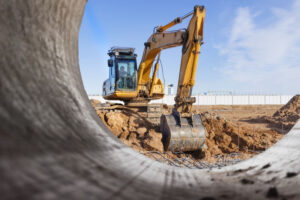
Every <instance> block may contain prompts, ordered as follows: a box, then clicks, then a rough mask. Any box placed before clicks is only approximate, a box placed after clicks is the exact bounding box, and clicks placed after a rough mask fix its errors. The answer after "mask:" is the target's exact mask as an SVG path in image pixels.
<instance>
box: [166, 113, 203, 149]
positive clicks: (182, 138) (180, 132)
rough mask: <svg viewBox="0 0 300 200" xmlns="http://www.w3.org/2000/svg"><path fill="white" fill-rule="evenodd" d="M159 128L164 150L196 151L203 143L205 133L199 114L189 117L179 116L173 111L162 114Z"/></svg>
mask: <svg viewBox="0 0 300 200" xmlns="http://www.w3.org/2000/svg"><path fill="white" fill-rule="evenodd" d="M160 129H161V131H162V134H163V139H162V140H163V144H164V150H165V151H172V152H185V151H196V150H200V149H201V148H202V147H203V146H204V144H205V139H206V135H207V133H206V129H205V127H204V125H203V122H202V119H201V116H200V115H192V116H191V117H180V115H178V114H174V113H173V114H171V115H162V116H161V121H160Z"/></svg>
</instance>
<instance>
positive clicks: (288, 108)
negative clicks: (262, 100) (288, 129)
mask: <svg viewBox="0 0 300 200" xmlns="http://www.w3.org/2000/svg"><path fill="white" fill-rule="evenodd" d="M273 117H275V118H280V119H281V121H283V122H296V121H297V120H298V119H299V118H300V95H296V96H294V97H293V98H292V99H291V100H290V101H289V102H288V103H287V104H285V105H284V106H282V107H281V108H280V109H279V110H278V111H277V112H275V113H274V115H273Z"/></svg>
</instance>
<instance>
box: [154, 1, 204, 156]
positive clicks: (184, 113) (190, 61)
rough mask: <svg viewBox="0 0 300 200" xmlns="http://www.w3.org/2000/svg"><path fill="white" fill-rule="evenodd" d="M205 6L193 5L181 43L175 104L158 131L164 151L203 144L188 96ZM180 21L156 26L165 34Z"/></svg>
mask: <svg viewBox="0 0 300 200" xmlns="http://www.w3.org/2000/svg"><path fill="white" fill-rule="evenodd" d="M204 17H205V8H204V6H195V7H194V12H193V16H192V18H191V20H190V23H189V25H188V28H187V31H186V35H185V37H184V40H183V44H182V57H181V66H180V73H179V79H178V85H177V94H176V97H175V105H174V109H173V112H172V114H171V115H162V116H161V122H160V129H161V132H162V134H163V139H162V140H163V143H164V148H165V150H171V151H173V152H178V151H179V152H180V151H195V150H199V149H201V148H202V147H203V145H204V144H205V139H206V135H207V133H206V129H205V127H204V125H203V123H202V119H201V116H200V115H193V114H192V112H191V109H192V104H193V103H194V102H195V98H193V97H191V95H192V88H193V86H194V84H195V76H196V70H197V64H198V57H199V53H200V46H201V44H202V40H203V24H204ZM179 21H181V20H180V19H177V20H174V21H173V22H170V23H169V24H167V25H166V26H162V27H159V28H158V30H160V31H164V30H165V29H167V28H169V27H171V26H172V25H174V24H176V23H179Z"/></svg>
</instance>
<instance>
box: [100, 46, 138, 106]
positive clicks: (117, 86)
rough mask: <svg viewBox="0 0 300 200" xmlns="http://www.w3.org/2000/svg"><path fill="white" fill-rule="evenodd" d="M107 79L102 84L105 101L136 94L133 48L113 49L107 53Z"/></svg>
mask: <svg viewBox="0 0 300 200" xmlns="http://www.w3.org/2000/svg"><path fill="white" fill-rule="evenodd" d="M108 55H109V56H110V58H109V59H108V62H107V64H108V67H109V78H108V79H107V80H106V81H104V83H103V96H104V98H105V99H108V100H114V99H118V98H119V96H120V95H121V96H122V95H126V94H133V95H135V94H136V89H137V64H136V56H137V55H136V54H134V49H133V48H120V47H113V48H111V49H110V50H109V51H108Z"/></svg>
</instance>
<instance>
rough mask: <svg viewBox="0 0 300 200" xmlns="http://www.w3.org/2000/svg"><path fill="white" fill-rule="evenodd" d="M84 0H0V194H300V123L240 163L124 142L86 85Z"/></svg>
mask: <svg viewBox="0 0 300 200" xmlns="http://www.w3.org/2000/svg"><path fill="white" fill-rule="evenodd" d="M85 3H86V1H85V0H51V1H50V0H49V1H42V0H26V1H21V0H9V1H7V0H1V1H0V13H1V14H0V27H1V31H0V41H1V42H0V51H1V54H0V55H1V59H0V97H1V98H0V177H1V178H0V195H1V199H264V198H280V199H299V198H300V190H299V186H300V176H299V174H298V173H299V172H300V159H299V158H300V149H299V144H300V123H299V122H298V123H297V124H296V125H295V126H294V127H293V129H292V130H291V131H290V132H289V133H288V134H287V135H286V136H285V137H283V139H282V140H280V141H279V142H278V143H277V144H275V145H274V146H273V147H271V148H270V149H268V150H267V151H265V152H264V153H262V154H259V155H258V156H255V157H253V158H252V159H249V160H247V161H244V162H241V163H239V164H237V165H233V166H229V167H225V168H222V169H213V170H198V169H185V168H176V167H172V166H168V165H165V164H162V163H158V162H156V161H153V160H151V159H149V158H147V157H145V156H144V155H141V154H139V153H137V152H135V151H134V150H133V149H131V148H129V147H127V146H125V145H124V144H122V143H121V142H119V141H118V140H117V138H115V137H114V136H113V135H112V134H111V133H109V131H108V129H107V128H106V127H105V126H104V125H103V124H102V123H101V121H100V119H99V118H98V117H97V115H96V113H95V111H94V110H93V108H92V106H91V104H90V102H89V101H88V97H87V94H86V92H85V91H84V88H83V85H82V80H81V77H80V71H79V66H78V32H79V28H80V23H81V19H82V15H83V12H84V6H85Z"/></svg>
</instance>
